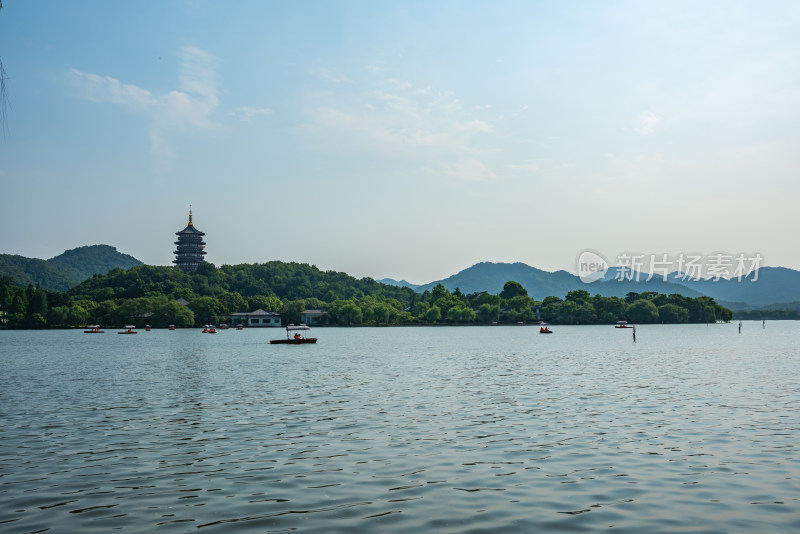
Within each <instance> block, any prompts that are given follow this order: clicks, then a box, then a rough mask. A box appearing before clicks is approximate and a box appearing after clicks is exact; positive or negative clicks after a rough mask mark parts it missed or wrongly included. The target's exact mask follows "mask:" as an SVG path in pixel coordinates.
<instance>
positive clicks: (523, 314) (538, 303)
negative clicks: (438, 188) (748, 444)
mask: <svg viewBox="0 0 800 534" xmlns="http://www.w3.org/2000/svg"><path fill="white" fill-rule="evenodd" d="M258 309H261V310H267V311H274V312H277V313H279V314H280V315H281V317H282V322H283V324H290V323H299V322H300V315H301V313H302V312H303V311H304V310H306V309H315V310H324V311H325V312H326V313H325V315H324V318H325V323H326V324H330V325H342V326H352V325H412V324H421V325H433V324H492V323H498V324H517V323H520V322H522V323H533V322H539V321H544V322H548V323H552V324H581V325H588V324H614V323H616V322H617V321H628V322H631V323H637V324H648V323H650V324H652V323H713V322H717V321H724V322H728V321H730V320H731V318H732V317H733V312H732V311H731V310H729V309H728V308H725V307H724V306H721V305H720V304H718V303H717V302H715V301H714V299H712V298H711V297H696V298H690V297H685V296H683V295H679V294H671V295H664V294H660V293H655V292H643V293H628V294H627V295H626V296H625V297H604V296H600V295H591V294H590V293H589V292H588V291H585V290H575V291H570V292H569V293H567V294H566V295H565V296H561V297H557V296H546V297H544V298H542V300H537V299H536V298H534V297H531V296H530V295H528V292H527V291H526V290H525V288H523V287H522V285H521V284H519V283H518V282H515V281H513V280H511V281H508V282H506V284H505V285H504V287H503V290H502V291H501V292H500V293H498V294H496V295H494V294H489V293H487V292H480V293H471V294H463V293H462V292H461V291H459V290H458V289H457V288H456V289H455V290H454V291H449V290H448V289H446V288H445V287H444V286H442V285H441V284H439V285H437V286H436V287H434V288H433V289H432V290H430V291H425V292H424V293H416V292H415V291H413V290H412V289H410V288H407V287H398V286H392V285H386V284H381V283H378V282H376V281H375V280H373V279H371V278H361V279H357V278H354V277H352V276H349V275H347V274H345V273H341V272H336V271H322V270H320V269H318V268H317V267H315V266H313V265H308V264H301V263H286V262H278V261H274V262H268V263H263V264H243V265H223V266H221V267H219V268H218V267H215V266H214V265H213V264H211V263H203V264H201V265H200V266H199V267H198V268H197V269H196V270H195V271H192V272H188V273H187V272H184V271H182V270H181V269H178V268H176V267H166V266H148V265H143V266H136V267H132V268H130V269H126V270H123V269H113V270H112V271H109V272H108V273H106V274H102V275H94V276H93V277H91V278H89V279H87V280H85V281H84V282H82V283H80V284H78V285H77V286H75V287H73V288H71V289H69V290H68V291H65V292H52V291H46V290H44V289H42V288H41V287H40V286H38V285H37V286H34V285H28V286H27V287H24V288H23V287H18V286H16V285H14V284H13V281H12V279H11V278H10V277H8V276H4V277H0V319H1V320H2V323H3V326H5V327H7V328H74V327H83V326H85V325H87V324H99V325H103V326H106V327H121V326H123V325H126V324H133V325H136V326H137V327H142V326H144V325H145V324H149V325H151V326H152V327H154V328H164V327H166V326H168V325H175V326H176V327H179V328H180V327H193V326H197V325H202V324H207V323H221V322H230V317H231V314H232V313H239V312H252V311H255V310H258Z"/></svg>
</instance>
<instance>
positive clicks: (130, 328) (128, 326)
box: [117, 324, 139, 334]
mask: <svg viewBox="0 0 800 534" xmlns="http://www.w3.org/2000/svg"><path fill="white" fill-rule="evenodd" d="M125 328H126V329H127V330H120V331H119V332H117V334H138V333H139V332H137V331H136V330H134V328H136V326H134V325H132V324H126V325H125Z"/></svg>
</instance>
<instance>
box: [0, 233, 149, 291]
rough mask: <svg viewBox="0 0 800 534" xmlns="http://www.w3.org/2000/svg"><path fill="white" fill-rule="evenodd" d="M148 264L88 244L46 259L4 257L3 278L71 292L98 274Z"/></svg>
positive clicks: (109, 248)
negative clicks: (4, 276) (7, 277)
mask: <svg viewBox="0 0 800 534" xmlns="http://www.w3.org/2000/svg"><path fill="white" fill-rule="evenodd" d="M139 265H144V263H142V262H141V261H139V260H137V259H136V258H134V257H133V256H130V255H128V254H123V253H121V252H119V251H117V249H116V247H112V246H109V245H87V246H83V247H77V248H74V249H70V250H67V251H64V252H63V253H62V254H59V255H58V256H55V257H53V258H50V259H49V260H42V259H38V258H27V257H25V256H19V255H15V254H0V276H1V275H7V276H10V277H11V278H12V279H13V280H14V283H15V284H17V285H19V286H23V287H24V286H27V285H29V284H32V285H36V284H41V286H42V288H44V289H46V290H48V291H62V292H63V291H67V290H68V289H70V288H72V287H74V286H76V285H78V284H80V283H81V282H83V281H84V280H86V279H87V278H91V277H92V276H94V275H95V274H105V273H107V272H109V271H111V270H112V269H117V268H119V269H130V268H131V267H136V266H139Z"/></svg>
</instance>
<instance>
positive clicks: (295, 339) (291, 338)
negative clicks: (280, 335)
mask: <svg viewBox="0 0 800 534" xmlns="http://www.w3.org/2000/svg"><path fill="white" fill-rule="evenodd" d="M309 330H311V328H309V327H308V326H306V325H304V324H300V325H293V324H290V325H289V326H287V327H286V339H270V340H269V342H270V344H272V345H278V344H283V345H304V344H306V343H316V342H317V338H315V337H306V333H307V332H308V331H309Z"/></svg>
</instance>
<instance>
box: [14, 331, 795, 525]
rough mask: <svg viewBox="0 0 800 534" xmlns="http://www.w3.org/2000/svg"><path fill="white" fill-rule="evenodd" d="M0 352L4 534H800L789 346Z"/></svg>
mask: <svg viewBox="0 0 800 534" xmlns="http://www.w3.org/2000/svg"><path fill="white" fill-rule="evenodd" d="M737 325H738V323H731V324H729V325H710V326H706V325H673V326H661V325H654V326H640V327H638V328H637V332H636V334H637V342H636V343H633V341H632V334H631V331H630V330H619V329H614V328H613V327H610V326H575V327H566V326H556V327H554V330H555V333H554V334H552V335H549V336H544V335H540V334H539V333H538V328H536V327H518V326H509V327H504V326H499V327H462V328H456V327H441V328H430V327H428V328H352V329H346V328H324V329H323V328H320V329H315V330H314V333H315V334H316V335H317V337H319V343H318V344H317V345H304V346H284V345H272V346H270V345H269V344H268V340H269V339H270V338H274V337H281V336H282V335H283V331H282V330H277V329H271V330H264V329H249V330H243V331H236V330H227V331H221V332H220V333H218V334H216V335H209V334H201V333H200V330H199V329H192V330H178V331H172V332H170V331H166V330H154V331H151V332H145V331H140V332H139V333H138V334H137V335H135V336H119V335H116V334H115V332H116V330H114V329H107V330H106V333H105V334H102V335H87V334H83V333H82V331H43V332H30V331H0V531H2V532H4V533H17V532H109V531H113V530H123V531H126V532H195V531H198V530H199V531H200V532H209V533H211V532H226V533H227V532H287V531H296V532H345V531H346V532H410V531H415V530H416V531H422V532H432V531H436V532H452V533H462V532H526V533H529V532H591V531H595V530H598V529H608V528H611V529H614V530H617V531H622V532H648V533H650V532H670V533H671V532H692V533H697V532H725V533H731V532H743V533H744V532H748V533H750V532H776V533H777V532H790V531H794V532H797V531H800V452H799V449H800V413H798V408H800V350H798V349H799V348H800V323H798V322H777V321H776V322H767V324H766V328H762V325H761V323H760V322H758V323H756V322H745V323H744V326H743V328H742V333H741V334H739V333H738V327H737Z"/></svg>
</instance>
